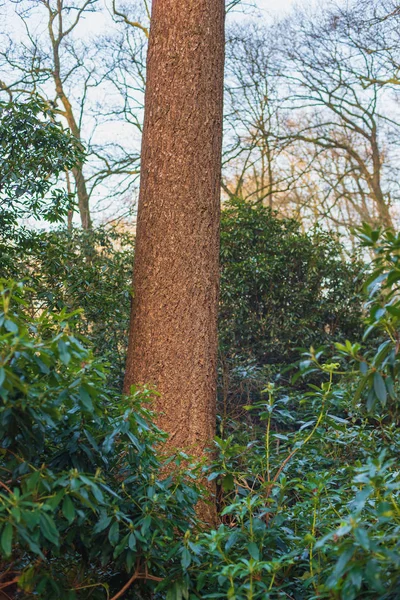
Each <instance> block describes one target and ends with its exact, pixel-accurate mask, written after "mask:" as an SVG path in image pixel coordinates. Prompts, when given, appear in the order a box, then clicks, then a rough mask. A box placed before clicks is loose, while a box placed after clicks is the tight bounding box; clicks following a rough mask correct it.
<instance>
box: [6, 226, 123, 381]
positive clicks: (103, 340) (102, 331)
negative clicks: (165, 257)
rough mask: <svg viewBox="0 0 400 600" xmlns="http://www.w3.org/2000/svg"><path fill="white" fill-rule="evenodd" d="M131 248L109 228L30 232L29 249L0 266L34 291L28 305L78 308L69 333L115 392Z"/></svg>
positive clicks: (12, 251) (120, 234)
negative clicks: (100, 366) (85, 344)
mask: <svg viewBox="0 0 400 600" xmlns="http://www.w3.org/2000/svg"><path fill="white" fill-rule="evenodd" d="M133 244H134V238H133V236H132V235H130V234H128V233H123V232H118V231H117V230H115V229H112V228H110V227H109V228H107V229H105V228H97V229H95V230H92V231H83V230H81V229H72V230H66V229H58V230H55V231H51V232H43V231H42V232H36V233H33V232H32V233H31V236H30V240H29V247H26V246H25V245H23V246H21V245H19V246H18V247H15V248H13V249H9V250H8V255H9V257H10V260H9V261H8V267H7V268H6V267H5V266H4V274H5V275H7V277H12V278H14V279H22V278H24V280H25V282H26V283H27V285H28V286H29V287H30V288H31V289H32V290H34V291H33V292H32V293H31V299H30V303H31V305H32V307H35V308H36V309H38V308H39V307H41V308H46V309H47V310H50V311H55V312H58V311H60V310H63V309H65V310H67V311H68V312H72V311H74V310H77V309H80V310H81V312H80V314H79V317H78V318H76V319H75V321H74V324H73V329H74V331H75V332H76V333H77V334H81V335H84V336H85V337H86V338H88V339H89V340H90V342H91V345H92V347H93V349H94V352H95V354H96V356H98V357H101V358H102V360H103V361H105V362H107V363H108V364H109V369H108V376H107V382H108V384H109V385H110V386H112V387H113V388H114V389H117V390H121V389H122V382H123V374H124V369H125V353H126V345H127V331H128V319H129V308H130V298H131V294H130V289H131V285H132V264H133ZM29 294H30V293H29V291H28V292H26V295H27V296H29Z"/></svg>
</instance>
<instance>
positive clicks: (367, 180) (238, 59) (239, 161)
mask: <svg viewBox="0 0 400 600" xmlns="http://www.w3.org/2000/svg"><path fill="white" fill-rule="evenodd" d="M385 2H386V9H385V10H383V9H382V7H381V6H380V9H379V15H380V18H379V19H378V16H377V7H376V3H375V2H374V0H366V4H368V7H369V8H368V10H366V9H365V10H364V12H363V14H361V13H360V11H359V10H358V8H357V6H358V5H354V6H353V8H348V9H347V10H348V12H346V11H344V9H338V8H337V9H334V10H321V9H318V10H316V11H314V12H310V13H309V14H307V13H299V11H298V10H297V11H296V14H295V15H293V16H292V17H289V18H287V19H285V20H284V21H282V22H281V23H277V24H276V23H275V24H274V25H273V26H268V27H265V28H264V29H262V28H260V27H256V28H253V29H252V28H251V27H249V26H248V25H246V26H243V27H240V28H236V30H234V32H233V34H232V32H231V35H230V38H229V40H230V43H229V44H228V61H227V72H228V76H227V80H226V87H227V98H228V102H227V106H228V110H227V114H226V136H225V145H224V148H225V153H224V160H225V163H224V191H225V192H226V194H227V195H228V196H230V195H238V196H241V197H244V198H246V199H249V200H254V201H262V202H264V203H265V204H269V205H270V206H273V207H274V208H276V209H278V210H279V211H280V212H281V213H283V214H286V215H293V216H295V217H296V218H300V219H303V220H304V221H305V222H310V221H311V222H315V221H321V220H324V221H325V223H327V224H330V226H331V227H333V228H337V227H348V226H349V225H354V224H357V223H359V222H360V221H368V222H370V223H373V224H379V223H381V224H384V225H386V226H392V224H393V214H394V213H393V205H394V203H395V202H396V200H397V199H398V196H399V180H400V177H399V160H398V158H399V148H400V130H399V118H398V113H397V112H396V111H397V108H396V106H397V105H396V101H395V100H396V85H395V84H394V83H393V82H392V83H390V81H391V80H390V77H391V78H392V79H393V77H394V78H395V77H396V70H395V66H396V61H398V60H399V44H398V42H397V41H396V40H398V36H399V34H398V32H399V31H400V27H397V29H396V27H395V26H394V20H397V23H398V21H399V12H398V11H396V10H393V11H392V12H390V11H389V8H390V6H389V3H390V2H389V0H385ZM385 15H386V17H385ZM356 17H357V18H356ZM367 17H368V27H367V24H366V20H365V19H366V18H367ZM386 30H388V32H389V33H388V36H389V37H390V36H392V41H393V43H392V45H391V46H390V52H391V58H390V59H389V58H387V57H386V58H385V56H384V52H388V51H389V45H388V44H387V46H384V44H383V42H384V40H385V31H386ZM366 32H368V33H366ZM374 32H376V36H375V38H376V43H375V46H374V47H373V46H372V45H371V44H369V42H371V43H372V39H373V37H374ZM379 40H380V41H379ZM396 44H397V46H396ZM397 89H398V88H397ZM397 94H398V92H397Z"/></svg>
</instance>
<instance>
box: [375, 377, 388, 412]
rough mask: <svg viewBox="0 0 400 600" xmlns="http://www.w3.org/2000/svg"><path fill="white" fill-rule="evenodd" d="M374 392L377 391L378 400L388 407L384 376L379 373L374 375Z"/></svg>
mask: <svg viewBox="0 0 400 600" xmlns="http://www.w3.org/2000/svg"><path fill="white" fill-rule="evenodd" d="M374 391H375V394H376V397H377V398H378V400H379V401H380V403H381V404H382V406H386V401H387V391H386V386H385V382H384V380H383V377H382V375H381V374H380V373H379V372H378V371H376V373H374Z"/></svg>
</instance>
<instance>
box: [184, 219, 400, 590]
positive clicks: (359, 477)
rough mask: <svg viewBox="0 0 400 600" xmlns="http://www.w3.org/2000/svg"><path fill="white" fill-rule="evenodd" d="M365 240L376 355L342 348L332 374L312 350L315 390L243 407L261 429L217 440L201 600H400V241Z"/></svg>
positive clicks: (375, 235)
mask: <svg viewBox="0 0 400 600" xmlns="http://www.w3.org/2000/svg"><path fill="white" fill-rule="evenodd" d="M362 236H363V239H364V244H365V245H366V246H368V247H370V248H373V249H374V251H375V255H376V258H375V260H374V262H373V268H372V271H373V272H372V274H371V276H370V278H369V280H368V281H367V284H366V290H367V292H368V293H369V298H368V302H367V308H368V309H369V314H368V316H367V318H366V326H367V329H366V334H367V335H368V333H369V332H370V331H371V327H372V328H373V329H377V330H379V334H380V335H379V336H378V338H377V340H376V341H377V342H378V343H377V344H375V346H373V345H370V346H369V347H368V348H364V347H363V345H362V344H361V343H358V342H356V343H350V342H349V341H347V342H346V343H344V344H340V343H337V344H336V350H337V356H335V357H332V358H329V357H328V359H327V360H326V361H325V362H324V361H323V355H322V353H321V352H315V351H313V350H312V351H311V352H310V353H309V354H308V356H307V357H306V358H305V360H304V361H303V362H302V364H301V368H302V373H303V375H304V376H305V377H309V375H310V374H311V373H313V372H315V371H316V370H318V371H319V373H320V376H321V377H322V378H323V379H324V381H322V383H321V384H320V385H319V386H316V385H314V384H310V385H309V392H307V393H305V394H304V393H303V394H300V393H299V392H295V393H294V396H293V397H292V398H290V399H289V398H288V397H287V396H285V395H284V390H282V389H279V388H277V387H276V386H274V384H268V385H267V387H266V388H265V390H264V395H265V400H264V401H263V402H260V403H258V404H256V405H254V404H253V405H249V406H248V407H247V408H248V410H250V411H253V412H257V415H258V419H257V421H258V422H259V423H260V424H261V425H257V424H253V425H252V426H251V428H248V429H247V431H244V430H243V427H242V428H240V427H237V428H236V431H235V434H234V435H231V436H229V437H228V438H226V439H219V438H217V440H216V443H217V449H218V456H217V457H216V459H215V461H214V463H213V465H212V467H211V472H210V475H209V476H210V478H211V479H214V478H215V479H217V480H218V481H219V483H220V486H221V493H220V498H219V502H220V509H221V515H222V521H223V522H222V524H221V525H220V527H219V528H218V529H217V530H216V531H211V532H207V533H205V534H203V535H202V536H201V537H200V538H199V539H198V540H197V547H196V549H195V551H194V549H193V551H192V553H191V555H190V558H189V559H188V564H189V563H190V565H189V567H188V569H187V570H188V577H189V581H190V584H189V589H192V590H196V593H200V595H201V597H202V598H230V599H235V600H245V599H249V598H250V599H253V600H255V599H260V600H261V599H264V598H270V599H275V598H295V599H296V600H302V599H304V600H311V599H316V598H330V599H337V600H339V599H340V600H355V599H357V600H361V599H365V598H371V599H374V600H376V599H378V598H379V599H380V600H384V599H385V600H389V599H390V600H395V599H396V598H398V586H399V583H400V509H399V506H400V470H399V468H398V451H399V447H400V430H399V428H398V422H397V414H398V392H397V390H398V383H399V382H398V373H399V360H398V358H397V355H398V351H399V347H398V343H397V340H398V335H399V334H398V322H397V320H396V319H397V311H396V310H392V309H391V307H394V308H395V309H397V302H398V281H400V271H398V264H397V263H398V259H397V255H398V248H399V244H400V236H397V235H394V234H393V233H392V232H386V233H385V234H384V235H383V237H382V234H381V233H380V232H379V231H373V230H371V228H368V227H365V228H364V230H363V232H362ZM388 346H389V349H387V347H388ZM383 349H384V351H383ZM365 365H366V366H365ZM376 373H379V375H380V377H381V379H382V381H383V386H384V388H385V390H386V396H385V397H384V392H383V391H382V390H383V386H382V384H381V383H380V384H379V385H376V377H375V374H376ZM379 381H380V380H379ZM390 390H391V391H390ZM363 394H365V399H366V402H364V401H363ZM372 395H373V397H374V402H371V401H370V398H371V396H372ZM389 398H390V402H389ZM385 399H387V402H385ZM293 405H294V410H290V409H289V407H290V406H293ZM344 416H345V417H346V418H343V417H344ZM257 421H256V423H257Z"/></svg>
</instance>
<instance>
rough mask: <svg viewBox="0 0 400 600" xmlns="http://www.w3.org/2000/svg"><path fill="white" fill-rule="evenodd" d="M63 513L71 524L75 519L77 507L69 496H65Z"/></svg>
mask: <svg viewBox="0 0 400 600" xmlns="http://www.w3.org/2000/svg"><path fill="white" fill-rule="evenodd" d="M62 513H63V515H64V517H65V518H66V519H67V521H68V523H69V524H70V525H71V523H72V521H73V520H74V519H75V508H74V505H73V503H72V500H71V498H70V497H69V496H65V498H64V501H63V504H62Z"/></svg>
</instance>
